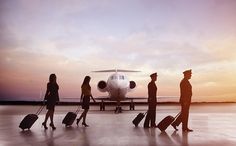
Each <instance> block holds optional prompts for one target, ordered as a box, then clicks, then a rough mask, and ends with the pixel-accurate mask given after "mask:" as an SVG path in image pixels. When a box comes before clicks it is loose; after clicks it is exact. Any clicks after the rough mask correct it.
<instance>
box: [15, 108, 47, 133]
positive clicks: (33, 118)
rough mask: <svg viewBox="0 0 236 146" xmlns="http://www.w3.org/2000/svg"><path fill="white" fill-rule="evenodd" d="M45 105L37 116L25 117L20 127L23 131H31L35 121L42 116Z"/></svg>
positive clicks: (29, 115)
mask: <svg viewBox="0 0 236 146" xmlns="http://www.w3.org/2000/svg"><path fill="white" fill-rule="evenodd" d="M43 108H44V105H42V106H41V107H40V108H39V109H38V111H37V112H36V114H28V115H26V116H25V117H24V119H23V120H22V121H21V122H20V125H19V127H20V128H21V129H22V130H25V129H28V130H29V129H30V128H31V127H32V125H33V124H34V123H35V121H36V120H37V119H38V115H39V114H40V112H41V111H42V110H43Z"/></svg>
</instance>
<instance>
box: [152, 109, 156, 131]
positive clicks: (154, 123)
mask: <svg viewBox="0 0 236 146" xmlns="http://www.w3.org/2000/svg"><path fill="white" fill-rule="evenodd" d="M151 127H156V105H153V107H152V110H151Z"/></svg>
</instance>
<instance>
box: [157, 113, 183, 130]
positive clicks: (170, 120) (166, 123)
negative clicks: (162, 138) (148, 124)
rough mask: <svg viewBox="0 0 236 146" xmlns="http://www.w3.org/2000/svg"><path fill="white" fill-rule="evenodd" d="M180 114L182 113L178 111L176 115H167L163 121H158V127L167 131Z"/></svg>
mask: <svg viewBox="0 0 236 146" xmlns="http://www.w3.org/2000/svg"><path fill="white" fill-rule="evenodd" d="M179 115H180V113H178V114H177V115H176V116H175V117H173V116H170V115H169V116H166V117H165V118H164V119H163V120H161V122H159V123H158V125H157V127H158V128H159V129H160V130H161V131H165V130H166V129H167V127H168V126H170V124H171V123H173V122H174V121H175V119H176V118H177V117H178V116H179Z"/></svg>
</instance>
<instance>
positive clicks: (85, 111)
mask: <svg viewBox="0 0 236 146" xmlns="http://www.w3.org/2000/svg"><path fill="white" fill-rule="evenodd" d="M87 113H88V109H85V110H84V115H83V123H86V116H87Z"/></svg>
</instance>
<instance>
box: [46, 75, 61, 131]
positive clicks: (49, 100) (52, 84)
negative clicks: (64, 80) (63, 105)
mask: <svg viewBox="0 0 236 146" xmlns="http://www.w3.org/2000/svg"><path fill="white" fill-rule="evenodd" d="M56 80H57V77H56V75H55V74H51V75H50V76H49V82H48V84H47V91H46V94H45V98H44V100H46V105H47V110H48V111H47V113H46V115H45V120H44V122H43V123H42V126H43V127H44V129H48V127H47V120H48V117H50V121H51V123H50V124H49V126H51V127H52V129H53V130H55V129H56V127H55V126H54V123H53V116H54V109H55V105H56V102H58V101H59V95H58V90H59V86H58V84H57V81H56Z"/></svg>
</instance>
